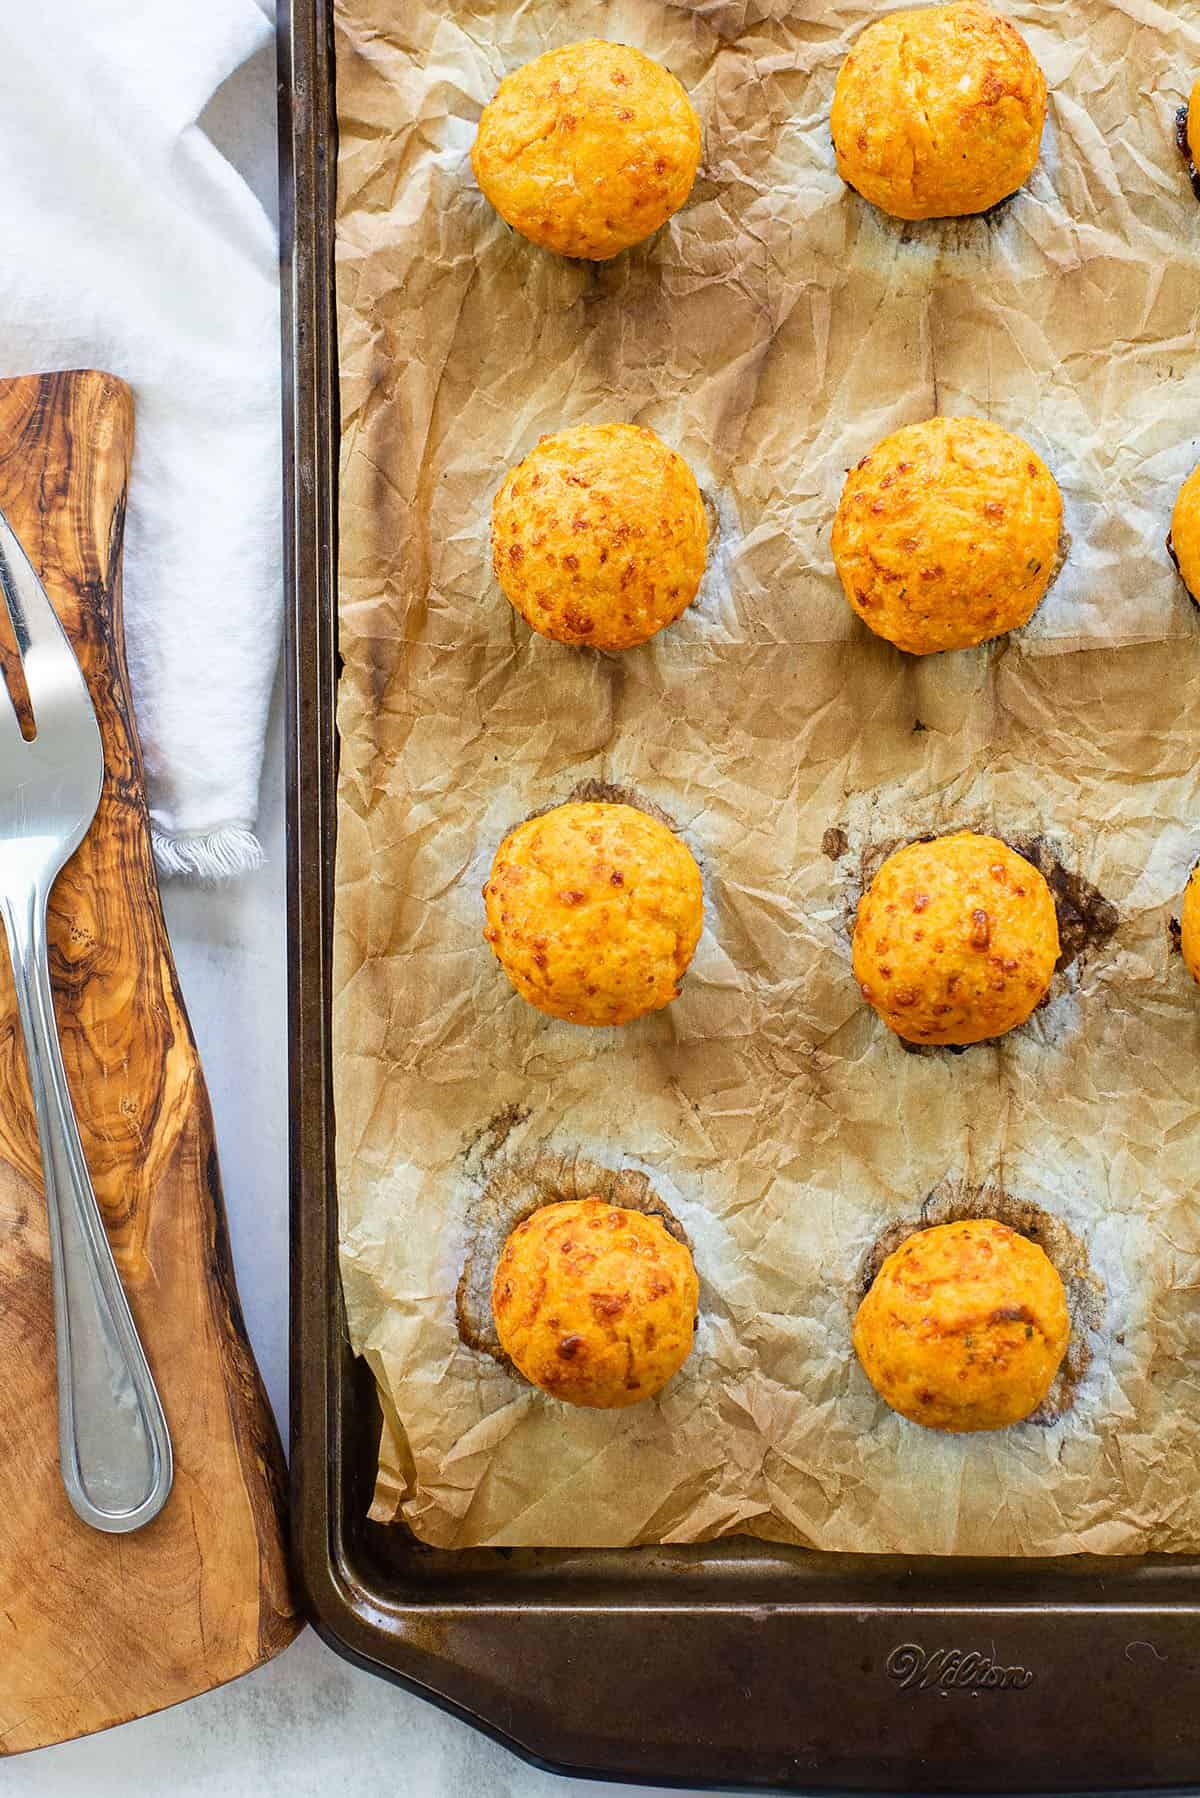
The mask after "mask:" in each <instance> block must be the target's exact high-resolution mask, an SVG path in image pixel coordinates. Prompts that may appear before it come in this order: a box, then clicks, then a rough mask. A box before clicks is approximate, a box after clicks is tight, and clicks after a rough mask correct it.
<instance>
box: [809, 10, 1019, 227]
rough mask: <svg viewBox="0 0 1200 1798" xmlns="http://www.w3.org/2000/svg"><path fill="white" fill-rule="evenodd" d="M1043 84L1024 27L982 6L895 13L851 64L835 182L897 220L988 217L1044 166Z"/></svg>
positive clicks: (839, 120) (838, 108) (840, 94)
mask: <svg viewBox="0 0 1200 1798" xmlns="http://www.w3.org/2000/svg"><path fill="white" fill-rule="evenodd" d="M1045 122H1046V81H1045V77H1044V76H1043V74H1042V71H1041V69H1040V68H1039V67H1038V65H1037V63H1036V61H1035V60H1034V56H1033V52H1032V51H1031V50H1030V48H1029V45H1028V44H1027V43H1026V42H1025V39H1024V38H1023V37H1022V36H1021V34H1020V32H1019V31H1018V30H1017V29H1016V27H1015V26H1013V25H1010V24H1009V22H1008V20H1007V19H1002V18H999V17H998V16H997V15H996V14H995V13H994V12H991V11H989V9H988V8H987V7H985V6H980V5H977V4H975V0H965V3H964V4H961V5H955V6H928V7H923V8H921V9H919V10H917V11H914V12H894V13H890V14H889V15H888V16H887V17H886V18H883V19H877V20H876V21H875V23H874V24H873V25H868V27H867V29H866V30H865V31H864V32H863V33H862V35H861V37H860V38H859V39H858V41H857V42H856V44H855V46H854V48H853V49H852V50H851V52H850V54H849V55H848V56H847V58H846V60H845V62H844V63H843V64H842V67H841V71H840V72H839V74H838V78H837V86H836V88H835V90H834V96H833V115H832V118H831V120H830V125H831V129H832V132H833V144H834V149H835V151H836V152H837V166H838V173H839V174H840V175H841V177H842V179H843V181H846V182H848V183H849V185H850V186H851V187H853V188H854V189H855V190H856V191H857V192H858V193H860V194H861V195H862V196H863V198H864V199H865V200H870V201H871V202H872V204H873V205H875V206H878V207H880V208H882V210H883V211H884V212H889V213H891V215H892V216H893V218H901V219H936V218H955V217H958V216H961V215H962V214H964V213H972V212H986V211H987V209H988V207H989V206H995V205H996V203H997V202H998V201H999V200H1003V199H1006V198H1007V197H1008V195H1009V194H1011V193H1015V192H1016V190H1017V188H1018V187H1020V186H1021V185H1022V183H1023V182H1024V181H1026V180H1027V179H1028V177H1029V175H1030V174H1031V172H1032V170H1033V167H1034V164H1035V163H1036V162H1037V159H1038V150H1039V147H1040V145H1041V141H1042V127H1043V125H1044V124H1045Z"/></svg>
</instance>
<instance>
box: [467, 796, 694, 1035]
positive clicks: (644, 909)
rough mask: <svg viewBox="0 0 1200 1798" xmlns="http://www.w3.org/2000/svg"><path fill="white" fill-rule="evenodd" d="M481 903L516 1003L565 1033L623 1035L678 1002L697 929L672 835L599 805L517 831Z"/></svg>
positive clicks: (634, 813)
mask: <svg viewBox="0 0 1200 1798" xmlns="http://www.w3.org/2000/svg"><path fill="white" fill-rule="evenodd" d="M483 896H484V902H485V905H486V909H487V925H486V927H485V929H484V933H483V934H484V936H485V937H486V939H487V941H488V942H489V943H490V944H491V946H492V951H493V953H494V954H495V956H496V958H497V960H498V961H499V963H500V965H501V967H502V968H503V969H504V972H505V973H506V974H507V975H508V977H509V979H510V980H511V981H512V983H513V985H514V986H515V987H516V989H517V991H518V992H519V993H520V995H521V997H522V998H523V999H528V1001H529V1003H530V1004H531V1005H536V1006H537V1008H538V1010H539V1011H544V1012H547V1013H549V1015H550V1016H551V1017H552V1018H565V1019H567V1020H568V1022H570V1023H572V1024H627V1023H629V1022H630V1020H631V1019H632V1018H640V1017H641V1016H642V1015H643V1013H644V1012H647V1011H658V1010H659V1009H660V1008H661V1007H662V1006H664V1005H668V1004H669V1003H670V1002H671V1000H672V999H677V998H678V997H679V992H680V985H679V983H680V981H681V980H682V979H683V975H684V971H685V969H686V968H687V965H688V963H689V962H690V961H691V959H692V955H693V953H694V951H695V948H696V944H697V943H698V942H699V940H700V931H701V927H702V925H703V921H704V894H703V888H702V886H701V881H700V870H699V868H698V867H697V866H696V863H695V861H694V860H693V858H692V856H691V853H690V852H689V850H688V849H687V847H686V846H685V845H684V844H683V843H682V842H680V840H679V838H678V837H677V836H676V835H675V833H674V831H672V830H669V829H668V828H667V826H666V825H665V824H660V823H659V821H658V819H657V818H652V817H650V816H649V814H648V813H646V812H643V811H639V810H638V809H637V807H636V806H632V805H608V804H605V803H603V802H598V801H581V802H572V803H570V804H567V805H559V806H556V807H555V808H554V810H553V811H550V812H543V813H542V815H541V817H538V818H530V819H529V820H528V822H527V823H525V824H519V825H518V826H517V828H516V830H514V831H512V832H511V833H510V834H509V835H508V836H507V837H505V839H504V841H503V842H502V843H501V845H500V847H499V849H498V850H497V851H496V859H495V861H494V862H493V863H492V872H491V875H490V877H489V879H488V882H487V885H486V886H485V887H484V889H483Z"/></svg>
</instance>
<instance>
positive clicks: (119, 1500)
mask: <svg viewBox="0 0 1200 1798" xmlns="http://www.w3.org/2000/svg"><path fill="white" fill-rule="evenodd" d="M0 592H2V593H3V596H4V599H5V601H6V603H7V605H8V612H9V617H10V618H11V620H12V627H13V634H14V635H15V637H16V640H17V649H18V651H19V653H20V657H21V662H22V666H23V668H24V673H25V685H26V689H27V691H28V694H29V701H30V705H31V707H32V710H33V719H34V726H35V729H36V733H37V734H36V736H35V737H34V739H33V741H31V742H27V741H26V740H25V738H24V737H23V736H22V734H21V727H20V724H19V722H18V719H17V713H16V710H15V709H14V707H13V705H12V704H11V699H9V700H6V699H5V698H4V697H3V696H0V915H2V916H3V919H4V928H5V931H6V932H7V935H8V946H9V950H10V953H11V955H12V966H13V977H14V980H15V983H16V990H17V1007H18V1010H19V1012H20V1017H21V1028H22V1030H23V1032H24V1036H25V1054H26V1058H27V1060H28V1064H29V1084H30V1087H31V1088H32V1091H33V1103H34V1110H35V1113H36V1116H37V1127H38V1137H39V1140H40V1142H41V1149H42V1169H43V1172H44V1175H45V1181H46V1207H47V1210H48V1212H49V1219H50V1252H51V1263H52V1266H53V1275H54V1335H55V1345H56V1350H57V1361H58V1442H59V1461H60V1465H61V1468H62V1479H63V1485H64V1486H65V1487H66V1492H67V1497H68V1498H69V1499H70V1501H71V1504H72V1505H73V1506H74V1508H75V1510H76V1511H77V1512H78V1514H79V1516H80V1517H82V1519H83V1521H84V1522H85V1523H89V1524H91V1525H92V1527H93V1529H98V1530H107V1531H110V1532H114V1533H121V1532H124V1531H127V1530H136V1529H139V1528H140V1527H141V1525H142V1524H144V1523H149V1521H150V1519H151V1518H152V1517H156V1516H157V1515H158V1513H159V1511H161V1510H162V1507H163V1505H164V1504H165V1503H166V1500H167V1495H168V1493H169V1492H170V1490H171V1479H172V1459H171V1438H170V1436H169V1435H168V1433H167V1424H166V1419H165V1418H164V1416H163V1409H162V1405H161V1403H160V1401H159V1396H158V1393H157V1391H156V1389H155V1385H154V1380H153V1378H152V1377H151V1373H150V1369H149V1367H148V1365H147V1363H146V1356H145V1353H144V1351H143V1349H142V1345H141V1342H140V1341H139V1339H138V1334H137V1330H136V1328H135V1326H134V1322H133V1318H132V1316H131V1315H130V1311H129V1303H128V1300H127V1299H126V1297H125V1292H124V1288H123V1287H122V1285H121V1279H120V1275H119V1274H118V1273H117V1268H116V1263H115V1262H114V1260H113V1255H112V1249H111V1248H110V1247H109V1242H108V1238H107V1236H106V1235H105V1232H104V1223H103V1220H102V1218H101V1216H100V1207H99V1205H98V1204H97V1202H96V1195H95V1193H94V1191H93V1190H92V1182H91V1178H90V1176H89V1174H88V1170H87V1162H86V1161H85V1159H84V1154H83V1145H82V1143H81V1142H80V1140H79V1128H78V1125H77V1124H76V1122H75V1112H74V1109H73V1108H72V1105H71V1095H70V1092H69V1090H68V1087H67V1079H66V1073H65V1071H64V1068H63V1061H62V1050H61V1048H60V1046H59V1040H58V1026H57V1024H56V1022H55V1018H54V1000H53V996H52V993H51V989H50V964H49V959H48V954H47V939H46V903H47V900H48V899H49V896H50V889H51V888H52V887H53V885H54V882H55V880H56V879H57V877H58V874H59V871H60V870H61V868H62V867H63V864H64V863H65V862H66V861H67V860H68V858H69V857H70V856H71V855H73V854H74V852H75V850H76V849H77V848H78V847H79V845H80V843H81V842H82V841H83V838H84V836H85V834H86V832H87V829H88V826H89V825H90V823H91V822H92V819H93V817H94V816H95V814H96V807H97V805H98V804H99V802H100V790H101V786H102V784H103V779H104V750H103V745H102V743H101V739H100V727H99V725H98V724H97V722H96V714H95V711H94V710H93V708H92V701H91V697H90V695H89V693H88V690H87V685H86V683H85V681H84V678H83V675H82V674H81V672H80V669H79V663H78V662H77V661H76V659H75V655H74V652H73V651H72V649H71V645H70V644H69V643H68V641H67V638H66V635H65V633H64V631H63V629H62V626H61V625H60V624H59V622H58V619H57V617H56V616H55V613H54V608H53V607H52V606H51V604H50V601H49V599H48V598H47V596H46V591H45V588H44V587H43V586H42V583H41V581H40V580H39V579H38V577H37V575H36V573H35V572H34V570H33V567H32V566H31V564H30V562H29V559H28V557H27V556H26V554H25V552H24V550H23V549H22V548H21V545H20V543H19V542H18V541H17V538H16V535H15V534H14V532H13V530H12V528H11V526H10V525H9V523H8V521H7V519H5V517H4V515H3V513H0Z"/></svg>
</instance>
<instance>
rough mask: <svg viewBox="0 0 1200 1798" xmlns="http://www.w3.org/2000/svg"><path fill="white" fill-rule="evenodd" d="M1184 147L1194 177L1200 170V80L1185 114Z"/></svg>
mask: <svg viewBox="0 0 1200 1798" xmlns="http://www.w3.org/2000/svg"><path fill="white" fill-rule="evenodd" d="M1183 147H1184V149H1185V151H1186V153H1187V159H1188V162H1189V163H1190V165H1191V171H1192V179H1193V181H1194V180H1195V178H1196V172H1197V170H1200V81H1197V82H1195V83H1193V86H1192V91H1191V95H1190V97H1189V99H1188V103H1187V111H1186V113H1185V115H1184V129H1183Z"/></svg>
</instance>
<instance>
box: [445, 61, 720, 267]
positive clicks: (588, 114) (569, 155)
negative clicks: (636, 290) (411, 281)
mask: <svg viewBox="0 0 1200 1798" xmlns="http://www.w3.org/2000/svg"><path fill="white" fill-rule="evenodd" d="M699 164H700V121H699V119H698V118H697V117H696V114H695V111H694V109H693V107H692V103H691V101H690V100H689V99H688V97H687V95H686V94H685V93H684V91H683V89H682V87H681V86H680V85H679V83H678V81H676V79H675V77H674V75H672V74H670V73H669V72H668V71H667V70H666V69H664V68H662V67H661V65H660V64H658V63H656V62H652V61H651V59H650V58H649V57H648V56H643V55H642V53H641V51H640V50H633V49H630V47H629V46H628V45H627V44H609V43H604V42H602V41H601V40H600V39H599V38H594V37H593V38H588V39H587V41H586V42H585V43H582V44H568V45H566V46H565V47H564V48H563V49H559V50H548V51H547V52H546V53H545V55H544V56H536V57H534V59H533V61H532V62H527V63H526V64H525V65H524V67H523V68H520V69H517V70H516V71H515V73H513V74H512V75H506V76H505V78H504V80H503V81H502V82H501V83H500V86H499V87H498V89H497V90H496V95H495V98H494V99H493V100H492V101H491V102H490V103H489V104H488V105H487V106H485V107H484V110H483V117H482V118H481V119H480V121H479V132H478V135H477V136H476V139H475V144H474V147H473V149H472V151H471V166H472V168H473V169H474V170H475V179H476V180H477V181H478V182H479V185H480V187H481V188H482V189H483V191H484V193H485V194H486V195H487V197H488V199H489V200H490V201H491V202H492V205H493V206H494V207H495V208H496V211H497V212H498V213H499V214H500V216H501V218H503V219H505V220H506V221H507V222H508V224H510V225H511V226H512V227H513V229H514V230H515V231H519V232H520V233H521V235H522V236H523V237H528V238H530V239H531V240H532V242H534V243H537V244H541V245H542V246H543V247H544V248H545V249H547V250H557V251H558V253H559V255H560V256H583V257H586V258H588V259H589V260H590V261H593V262H602V261H604V260H605V259H606V258H607V257H609V256H616V255H617V254H618V253H619V252H620V251H621V250H627V249H628V248H629V246H630V245H631V244H635V243H640V242H641V241H642V239H643V238H644V237H649V236H650V235H651V234H652V233H653V232H655V231H657V230H658V228H659V226H660V225H664V224H665V223H666V221H667V220H668V219H669V218H670V216H671V214H672V213H673V212H677V211H678V210H679V208H680V207H681V206H682V205H683V202H684V201H685V200H686V199H687V197H688V195H689V193H690V192H691V191H692V182H693V181H694V180H695V178H696V170H697V168H698V167H699Z"/></svg>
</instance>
